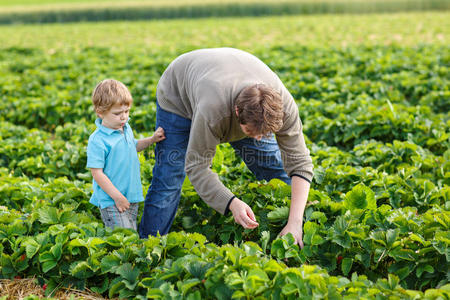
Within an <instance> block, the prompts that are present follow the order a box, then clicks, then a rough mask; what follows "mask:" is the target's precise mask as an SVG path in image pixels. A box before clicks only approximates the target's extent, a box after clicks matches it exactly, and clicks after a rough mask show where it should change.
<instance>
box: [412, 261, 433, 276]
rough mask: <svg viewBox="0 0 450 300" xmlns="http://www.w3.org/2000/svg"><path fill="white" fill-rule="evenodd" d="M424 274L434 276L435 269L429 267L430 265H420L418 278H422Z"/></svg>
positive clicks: (417, 272)
mask: <svg viewBox="0 0 450 300" xmlns="http://www.w3.org/2000/svg"><path fill="white" fill-rule="evenodd" d="M423 272H428V273H430V274H433V273H434V268H433V266H431V265H428V264H427V265H419V266H418V267H417V269H416V276H417V277H419V278H420V277H421V276H422V274H423Z"/></svg>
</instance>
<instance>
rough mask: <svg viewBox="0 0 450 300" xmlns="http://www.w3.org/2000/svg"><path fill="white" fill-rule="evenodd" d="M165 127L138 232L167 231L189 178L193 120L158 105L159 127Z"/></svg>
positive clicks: (157, 149) (144, 236)
mask: <svg viewBox="0 0 450 300" xmlns="http://www.w3.org/2000/svg"><path fill="white" fill-rule="evenodd" d="M158 127H162V128H163V129H164V134H165V136H166V138H165V139H164V140H162V141H161V142H159V143H157V144H156V147H155V165H154V167H153V179H152V183H151V185H150V187H149V189H148V192H147V196H146V197H145V204H144V213H143V215H142V220H141V223H140V224H139V235H140V237H141V238H147V237H148V236H149V235H156V234H157V233H158V232H159V233H160V234H161V235H164V234H167V233H168V232H169V229H170V227H171V226H172V222H173V219H174V218H175V214H176V211H177V208H178V203H179V202H180V194H181V187H182V185H183V182H184V178H185V177H186V173H185V172H184V164H185V157H186V149H187V145H188V142H189V132H190V128H191V120H188V119H185V118H183V117H180V116H178V115H176V114H173V113H170V112H167V111H164V110H163V109H161V107H159V105H157V109H156V128H158Z"/></svg>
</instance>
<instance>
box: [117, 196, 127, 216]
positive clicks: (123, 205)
mask: <svg viewBox="0 0 450 300" xmlns="http://www.w3.org/2000/svg"><path fill="white" fill-rule="evenodd" d="M114 202H115V203H116V207H117V210H118V211H119V212H121V213H123V212H124V211H126V210H127V209H129V208H130V202H128V199H127V198H125V197H123V198H120V199H118V200H114Z"/></svg>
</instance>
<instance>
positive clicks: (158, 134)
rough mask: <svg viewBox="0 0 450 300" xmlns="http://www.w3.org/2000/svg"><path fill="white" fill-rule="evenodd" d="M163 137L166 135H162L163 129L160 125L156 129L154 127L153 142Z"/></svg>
mask: <svg viewBox="0 0 450 300" xmlns="http://www.w3.org/2000/svg"><path fill="white" fill-rule="evenodd" d="M165 138H166V136H165V135H164V129H162V128H161V127H158V129H156V131H155V133H154V134H153V136H152V140H153V143H157V142H159V141H162V140H164V139H165Z"/></svg>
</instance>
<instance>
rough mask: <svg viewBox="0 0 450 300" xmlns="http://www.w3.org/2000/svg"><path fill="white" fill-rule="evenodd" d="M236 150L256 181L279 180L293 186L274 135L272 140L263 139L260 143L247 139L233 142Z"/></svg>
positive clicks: (232, 144)
mask: <svg viewBox="0 0 450 300" xmlns="http://www.w3.org/2000/svg"><path fill="white" fill-rule="evenodd" d="M230 145H231V146H232V147H233V148H234V151H235V152H236V154H238V155H239V156H240V157H241V158H242V160H243V161H244V162H245V164H246V165H247V167H248V168H249V169H250V171H252V172H253V174H255V176H256V179H258V180H261V179H265V180H270V179H272V178H278V179H280V180H282V181H284V182H286V183H287V184H291V179H290V178H289V177H288V175H287V174H286V171H285V170H284V168H283V161H282V160H281V152H280V149H279V148H278V144H277V142H276V140H275V137H274V135H272V136H271V137H270V138H263V139H261V140H260V141H258V140H256V139H253V138H245V139H242V140H239V141H236V142H231V143H230Z"/></svg>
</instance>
